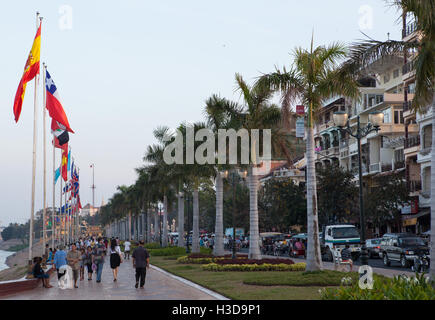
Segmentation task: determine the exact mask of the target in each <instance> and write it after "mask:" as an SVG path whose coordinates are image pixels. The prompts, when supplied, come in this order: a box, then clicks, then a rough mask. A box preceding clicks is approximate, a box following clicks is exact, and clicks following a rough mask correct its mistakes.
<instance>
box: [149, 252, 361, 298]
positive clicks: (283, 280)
mask: <svg viewBox="0 0 435 320" xmlns="http://www.w3.org/2000/svg"><path fill="white" fill-rule="evenodd" d="M150 262H151V264H153V265H155V266H157V267H159V268H162V269H164V270H166V271H168V272H170V273H172V274H175V275H177V276H180V277H183V278H185V279H188V280H191V281H193V282H195V283H198V284H199V285H202V286H203V287H206V288H208V289H210V290H213V291H215V292H218V293H220V294H222V295H224V296H226V297H228V298H231V299H246V300H318V299H320V294H319V292H318V291H319V289H321V288H324V287H325V286H331V285H332V286H337V285H339V283H340V281H341V278H342V277H343V276H351V277H352V278H354V277H355V276H356V273H353V274H350V273H340V272H334V271H326V272H320V273H308V272H297V271H293V272H284V271H276V272H271V271H253V272H236V271H234V272H231V271H229V272H212V271H203V270H202V269H201V265H196V264H188V265H186V264H179V263H177V261H176V260H175V257H151V259H150Z"/></svg>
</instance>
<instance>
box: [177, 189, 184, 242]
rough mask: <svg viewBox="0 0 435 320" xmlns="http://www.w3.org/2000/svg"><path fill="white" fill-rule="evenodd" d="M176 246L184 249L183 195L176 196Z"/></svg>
mask: <svg viewBox="0 0 435 320" xmlns="http://www.w3.org/2000/svg"><path fill="white" fill-rule="evenodd" d="M178 246H179V247H184V195H183V193H181V194H179V195H178Z"/></svg>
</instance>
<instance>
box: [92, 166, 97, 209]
mask: <svg viewBox="0 0 435 320" xmlns="http://www.w3.org/2000/svg"><path fill="white" fill-rule="evenodd" d="M91 168H92V186H91V189H92V207H93V208H92V209H94V208H95V188H96V187H95V164H91Z"/></svg>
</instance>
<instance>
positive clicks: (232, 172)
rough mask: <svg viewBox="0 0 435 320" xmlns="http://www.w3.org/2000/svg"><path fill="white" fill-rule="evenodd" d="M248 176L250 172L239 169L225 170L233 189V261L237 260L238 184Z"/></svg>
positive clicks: (225, 175)
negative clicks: (238, 181)
mask: <svg viewBox="0 0 435 320" xmlns="http://www.w3.org/2000/svg"><path fill="white" fill-rule="evenodd" d="M247 175H248V172H247V171H246V170H245V171H242V172H239V171H238V170H237V169H233V170H230V172H228V170H225V171H224V174H223V176H224V177H225V179H227V178H228V176H230V177H231V179H230V181H231V185H232V188H233V244H232V245H233V255H232V258H233V259H236V182H237V180H238V179H237V178H238V177H239V176H240V177H241V178H242V179H244V178H246V176H247Z"/></svg>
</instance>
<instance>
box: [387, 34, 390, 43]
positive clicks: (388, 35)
mask: <svg viewBox="0 0 435 320" xmlns="http://www.w3.org/2000/svg"><path fill="white" fill-rule="evenodd" d="M387 37H388V41H390V33H389V32H387Z"/></svg>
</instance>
